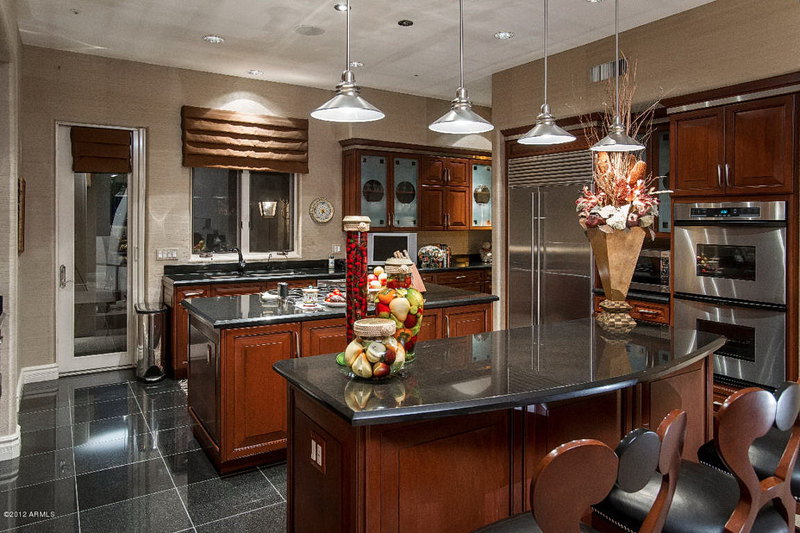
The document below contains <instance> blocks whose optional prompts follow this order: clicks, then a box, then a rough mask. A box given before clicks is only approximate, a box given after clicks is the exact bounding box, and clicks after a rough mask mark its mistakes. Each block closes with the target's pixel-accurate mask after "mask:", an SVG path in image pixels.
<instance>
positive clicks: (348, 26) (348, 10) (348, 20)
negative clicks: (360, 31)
mask: <svg viewBox="0 0 800 533" xmlns="http://www.w3.org/2000/svg"><path fill="white" fill-rule="evenodd" d="M345 4H346V5H347V51H346V53H345V55H346V56H347V58H346V60H347V64H346V65H345V67H344V69H345V70H350V0H347V1H346V2H345Z"/></svg>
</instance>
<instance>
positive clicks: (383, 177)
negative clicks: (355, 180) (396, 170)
mask: <svg viewBox="0 0 800 533" xmlns="http://www.w3.org/2000/svg"><path fill="white" fill-rule="evenodd" d="M387 177H388V169H387V165H386V158H385V157H383V156H377V155H365V156H361V215H362V216H367V217H369V218H370V227H371V228H373V229H374V228H385V227H386V226H388V225H389V224H388V222H389V221H388V216H387V214H388V210H387V204H386V194H387V186H388V179H387Z"/></svg>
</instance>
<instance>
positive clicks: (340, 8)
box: [333, 2, 347, 11]
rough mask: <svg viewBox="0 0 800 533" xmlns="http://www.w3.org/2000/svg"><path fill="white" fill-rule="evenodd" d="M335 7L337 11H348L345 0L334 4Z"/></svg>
mask: <svg viewBox="0 0 800 533" xmlns="http://www.w3.org/2000/svg"><path fill="white" fill-rule="evenodd" d="M333 9H335V10H336V11H347V4H345V3H344V2H339V3H336V4H333Z"/></svg>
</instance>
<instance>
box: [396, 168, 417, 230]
mask: <svg viewBox="0 0 800 533" xmlns="http://www.w3.org/2000/svg"><path fill="white" fill-rule="evenodd" d="M392 168H394V174H393V178H394V179H393V180H392V181H393V182H394V227H395V228H416V227H417V205H419V161H418V160H417V159H410V158H404V157H395V158H394V164H393V165H392Z"/></svg>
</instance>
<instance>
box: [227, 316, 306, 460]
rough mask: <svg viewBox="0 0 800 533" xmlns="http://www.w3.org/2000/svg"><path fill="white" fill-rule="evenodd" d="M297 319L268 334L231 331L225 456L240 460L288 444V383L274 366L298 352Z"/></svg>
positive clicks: (228, 346) (228, 357) (229, 336)
mask: <svg viewBox="0 0 800 533" xmlns="http://www.w3.org/2000/svg"><path fill="white" fill-rule="evenodd" d="M299 334H300V331H299V327H298V325H297V324H290V325H287V326H286V327H285V328H279V327H276V328H275V330H272V332H269V333H260V334H257V335H247V334H246V330H245V331H241V330H240V331H231V332H229V333H227V337H226V341H225V343H226V349H227V350H228V351H227V355H226V356H225V357H226V361H225V380H226V382H227V387H226V391H225V394H226V397H227V398H226V399H225V400H224V401H225V406H226V409H225V412H226V421H225V433H226V437H227V438H226V442H225V449H224V450H223V455H224V456H225V457H226V458H227V459H229V460H230V459H235V458H238V457H245V456H248V455H255V454H257V453H263V452H268V451H273V450H279V449H281V448H283V447H285V445H286V382H285V381H284V380H283V378H281V377H280V376H279V375H278V373H277V372H275V371H274V370H273V369H272V365H273V364H274V363H276V362H278V361H280V360H282V359H288V358H291V357H294V356H295V355H296V350H295V345H296V342H297V337H296V336H297V335H299Z"/></svg>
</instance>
